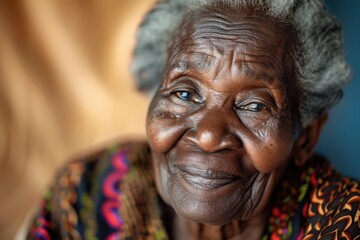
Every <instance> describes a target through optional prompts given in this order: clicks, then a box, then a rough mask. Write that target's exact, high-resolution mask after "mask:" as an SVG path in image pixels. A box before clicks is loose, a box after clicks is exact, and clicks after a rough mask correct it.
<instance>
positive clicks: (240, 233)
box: [174, 214, 268, 240]
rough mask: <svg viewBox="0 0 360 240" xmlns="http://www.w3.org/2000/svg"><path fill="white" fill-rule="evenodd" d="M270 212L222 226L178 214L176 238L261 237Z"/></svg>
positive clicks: (191, 239) (188, 239) (238, 238)
mask: <svg viewBox="0 0 360 240" xmlns="http://www.w3.org/2000/svg"><path fill="white" fill-rule="evenodd" d="M267 215H268V214H263V215H259V216H253V217H252V218H251V219H249V220H247V221H232V222H230V223H227V224H225V225H222V226H213V225H207V224H201V223H194V222H190V221H188V220H186V219H184V218H182V217H180V216H178V215H177V214H176V216H175V219H174V224H175V228H174V229H175V231H176V232H175V233H174V235H175V236H176V237H175V238H174V239H176V240H183V239H186V240H195V239H209V240H211V239H231V240H241V239H246V240H255V239H261V236H262V234H263V232H264V230H265V227H266V223H267V219H268V216H267Z"/></svg>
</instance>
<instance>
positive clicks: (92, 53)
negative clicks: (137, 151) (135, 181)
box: [0, 0, 154, 239]
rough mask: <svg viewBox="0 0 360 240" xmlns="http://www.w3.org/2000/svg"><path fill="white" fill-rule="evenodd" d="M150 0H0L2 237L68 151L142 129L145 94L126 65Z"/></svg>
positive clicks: (34, 201)
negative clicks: (141, 92)
mask: <svg viewBox="0 0 360 240" xmlns="http://www.w3.org/2000/svg"><path fill="white" fill-rule="evenodd" d="M153 2H154V0H146V1H144V0H142V1H141V0H122V1H115V0H103V1H94V0H89V1H83V0H71V1H70V0H62V1H60V0H52V1H45V0H32V1H26V0H4V1H1V3H0V178H1V180H0V206H1V208H0V239H13V238H14V236H15V232H16V231H17V230H18V228H19V227H20V225H21V224H22V222H23V221H24V218H25V216H26V215H27V214H28V212H29V211H30V209H31V208H32V207H33V206H36V204H37V203H38V202H39V199H40V197H41V193H42V192H43V191H44V189H45V188H46V186H47V185H48V184H49V182H50V180H51V178H52V176H53V175H54V172H55V170H56V169H57V168H58V167H59V166H60V165H61V164H63V163H64V162H65V161H67V160H69V159H71V158H72V156H74V155H76V154H77V153H79V152H83V151H86V150H87V149H91V148H96V147H97V146H100V145H102V144H105V143H106V142H109V141H112V140H114V139H119V138H120V139H121V138H123V139H124V138H127V137H129V136H137V137H144V135H145V134H144V132H145V127H144V125H145V124H144V122H145V116H146V109H147V105H148V103H149V99H148V98H147V97H146V96H144V95H140V94H139V93H137V92H136V90H135V86H134V83H133V80H132V77H131V75H130V73H129V64H130V61H131V53H132V49H133V46H134V39H135V30H136V27H137V25H138V24H139V23H140V21H141V19H142V17H143V15H144V13H145V12H146V11H147V10H148V9H149V8H150V7H151V5H152V4H153Z"/></svg>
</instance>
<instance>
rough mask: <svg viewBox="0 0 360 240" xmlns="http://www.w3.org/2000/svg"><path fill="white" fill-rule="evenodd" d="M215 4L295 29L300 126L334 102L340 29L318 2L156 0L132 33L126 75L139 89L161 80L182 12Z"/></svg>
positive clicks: (340, 66) (344, 73)
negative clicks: (254, 11) (132, 46)
mask: <svg viewBox="0 0 360 240" xmlns="http://www.w3.org/2000/svg"><path fill="white" fill-rule="evenodd" d="M218 2H222V3H225V4H228V5H229V6H231V7H236V8H239V7H240V8H241V7H248V6H251V7H253V8H255V9H259V10H261V11H262V12H264V13H265V14H266V15H268V16H269V17H272V18H276V19H279V20H281V21H282V22H286V23H290V24H291V25H292V26H293V27H294V28H295V30H296V32H297V36H296V37H297V40H298V41H297V42H298V44H299V45H300V46H299V48H298V49H301V50H300V51H301V52H300V53H297V54H295V56H296V57H295V59H294V61H295V66H296V69H297V75H298V76H297V78H298V80H299V83H298V84H299V86H300V91H301V92H300V99H301V101H300V105H299V112H300V117H301V123H302V125H303V127H305V126H307V125H308V124H310V122H311V121H312V119H313V118H315V117H317V116H319V115H321V114H322V113H324V112H326V111H328V110H329V109H330V108H331V107H332V106H334V105H335V104H336V103H337V102H338V101H339V99H340V98H341V96H342V87H343V86H344V84H345V83H346V82H347V81H348V80H349V78H350V70H349V67H348V65H347V63H346V62H345V59H344V56H343V49H342V45H343V40H342V29H341V26H340V24H339V23H338V22H337V20H336V19H335V18H334V17H333V16H331V15H330V13H329V12H328V11H327V9H326V8H325V6H324V3H323V2H322V0H167V1H160V2H158V3H157V4H156V5H155V6H154V8H153V10H152V11H150V12H149V13H148V15H147V16H146V17H145V19H144V21H143V23H142V25H141V26H140V28H139V30H138V35H137V46H136V48H135V52H134V60H133V64H132V71H133V73H134V75H135V78H136V80H137V84H138V88H139V89H140V90H141V91H150V92H154V91H155V90H156V89H157V87H158V86H159V84H160V82H161V81H162V78H163V74H164V71H165V67H166V61H167V58H168V47H169V44H170V41H171V39H172V36H173V34H174V32H175V31H176V30H177V28H178V27H179V25H180V23H181V21H182V20H183V17H184V16H185V14H186V13H187V12H189V11H192V10H196V9H198V8H201V7H204V6H208V5H211V4H216V3H218Z"/></svg>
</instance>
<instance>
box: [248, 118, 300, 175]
mask: <svg viewBox="0 0 360 240" xmlns="http://www.w3.org/2000/svg"><path fill="white" fill-rule="evenodd" d="M256 135H257V136H259V137H258V138H257V139H256V140H255V141H254V142H252V144H246V143H244V144H245V147H246V148H247V152H248V154H249V157H250V159H252V163H253V165H254V167H255V168H256V169H257V170H258V171H259V172H261V173H270V172H273V171H275V170H276V169H277V168H279V167H280V166H282V165H284V164H286V163H287V160H288V159H289V157H290V154H291V151H292V148H293V144H294V138H295V137H294V136H295V134H294V130H293V128H292V124H291V121H289V120H282V119H277V118H271V119H269V120H268V122H267V123H266V124H265V125H264V126H263V127H262V128H261V129H259V131H258V132H257V134H256ZM246 145H248V146H246Z"/></svg>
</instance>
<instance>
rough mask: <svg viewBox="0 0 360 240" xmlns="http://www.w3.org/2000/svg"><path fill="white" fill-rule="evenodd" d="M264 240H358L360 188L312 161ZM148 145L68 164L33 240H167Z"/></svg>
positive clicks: (294, 174)
mask: <svg viewBox="0 0 360 240" xmlns="http://www.w3.org/2000/svg"><path fill="white" fill-rule="evenodd" d="M289 170H290V171H288V172H287V175H286V176H285V178H284V181H283V182H282V184H281V186H279V188H278V189H277V191H276V192H275V193H274V194H275V195H274V199H275V201H274V203H273V209H272V211H271V214H270V217H269V224H268V228H267V229H266V231H265V233H264V235H263V238H262V239H263V240H265V239H271V240H277V239H294V240H297V239H306V240H308V239H309V240H310V239H324V240H325V239H360V222H359V217H360V186H359V183H358V182H356V181H354V180H351V179H349V178H343V177H341V176H340V175H339V174H337V173H336V172H335V171H334V170H333V169H332V168H331V166H330V165H329V163H328V162H327V161H326V160H324V159H322V158H321V157H318V156H314V157H313V158H312V159H310V160H309V161H308V163H307V165H306V166H304V167H303V168H301V169H299V168H297V167H295V166H290V167H289ZM162 210H163V209H162V202H161V200H160V199H159V197H158V195H157V193H156V190H155V187H154V183H153V180H152V172H151V161H150V150H149V147H148V145H147V144H146V143H137V142H132V143H125V144H120V145H119V146H117V147H113V148H110V149H107V150H105V151H103V152H100V153H97V154H94V155H92V156H91V157H87V158H86V159H82V160H78V161H75V162H72V163H70V164H68V165H67V166H66V167H65V168H64V169H63V170H62V171H61V172H60V173H59V175H58V176H57V178H56V181H55V182H54V184H53V185H52V186H51V187H50V188H49V190H48V192H47V193H46V194H45V196H44V198H43V200H42V202H41V205H40V211H39V212H38V214H37V216H36V217H35V218H34V221H33V224H32V226H31V228H30V229H29V232H28V236H27V239H44V240H46V239H89V240H93V239H94V240H95V239H105V240H114V239H146V240H152V239H169V236H168V234H167V232H166V228H165V225H166V224H167V223H166V222H164V221H163V220H162V219H163V218H162Z"/></svg>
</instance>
